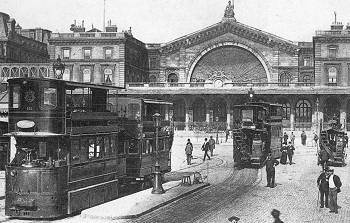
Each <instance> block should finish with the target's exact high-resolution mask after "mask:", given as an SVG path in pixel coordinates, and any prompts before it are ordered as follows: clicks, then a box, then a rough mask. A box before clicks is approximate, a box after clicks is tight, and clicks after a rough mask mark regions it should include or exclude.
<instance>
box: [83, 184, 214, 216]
mask: <svg viewBox="0 0 350 223" xmlns="http://www.w3.org/2000/svg"><path fill="white" fill-rule="evenodd" d="M209 185H210V184H209V183H204V184H203V185H202V186H200V187H197V188H196V189H194V190H190V191H188V192H186V193H184V194H181V195H179V196H177V197H174V198H172V199H170V200H168V201H165V202H163V203H160V204H158V205H156V206H154V207H152V208H150V209H148V210H146V211H144V212H141V213H139V214H134V215H123V216H118V217H101V216H89V215H84V216H83V218H90V219H106V220H118V219H119V220H120V219H134V218H139V217H141V216H142V215H145V214H148V213H150V212H152V211H155V210H157V209H159V208H161V207H163V206H165V205H167V204H170V203H172V202H174V201H176V200H179V199H181V198H183V197H185V196H187V195H189V194H191V193H194V192H196V191H199V190H201V189H203V188H205V187H208V186H209Z"/></svg>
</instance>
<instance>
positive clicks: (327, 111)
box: [323, 97, 340, 122]
mask: <svg viewBox="0 0 350 223" xmlns="http://www.w3.org/2000/svg"><path fill="white" fill-rule="evenodd" d="M323 116H324V118H323V119H324V121H325V122H328V121H329V120H332V119H333V117H334V116H336V117H338V118H339V117H340V103H339V101H338V99H337V98H336V97H329V98H327V99H326V101H325V108H324V115H323Z"/></svg>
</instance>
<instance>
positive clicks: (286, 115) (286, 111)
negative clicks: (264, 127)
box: [277, 98, 291, 128]
mask: <svg viewBox="0 0 350 223" xmlns="http://www.w3.org/2000/svg"><path fill="white" fill-rule="evenodd" d="M277 103H278V104H281V105H282V111H283V114H282V125H283V127H285V128H290V114H291V106H290V103H289V101H288V99H286V98H279V99H278V100H277Z"/></svg>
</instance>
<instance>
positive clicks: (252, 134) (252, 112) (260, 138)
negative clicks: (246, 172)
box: [232, 102, 282, 167]
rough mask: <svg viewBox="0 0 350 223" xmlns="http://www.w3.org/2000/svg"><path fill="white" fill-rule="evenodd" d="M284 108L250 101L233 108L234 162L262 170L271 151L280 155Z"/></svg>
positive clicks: (237, 164) (240, 165) (276, 155)
mask: <svg viewBox="0 0 350 223" xmlns="http://www.w3.org/2000/svg"><path fill="white" fill-rule="evenodd" d="M281 108H282V106H281V105H279V104H272V103H267V102H249V103H246V104H242V105H235V106H234V107H233V109H234V111H233V114H234V117H233V120H232V122H233V123H232V126H233V129H232V135H233V159H234V162H235V165H236V166H239V167H261V165H262V163H263V162H264V160H265V159H266V156H267V154H268V153H269V152H271V153H272V155H273V157H275V158H279V157H280V156H281V151H280V149H281V147H282V109H281Z"/></svg>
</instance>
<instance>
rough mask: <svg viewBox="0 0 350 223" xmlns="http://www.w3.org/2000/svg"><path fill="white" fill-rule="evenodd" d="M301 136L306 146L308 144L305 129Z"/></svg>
mask: <svg viewBox="0 0 350 223" xmlns="http://www.w3.org/2000/svg"><path fill="white" fill-rule="evenodd" d="M300 136H301V144H302V145H303V146H305V145H306V134H305V131H303V132H302V133H301V135H300Z"/></svg>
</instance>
